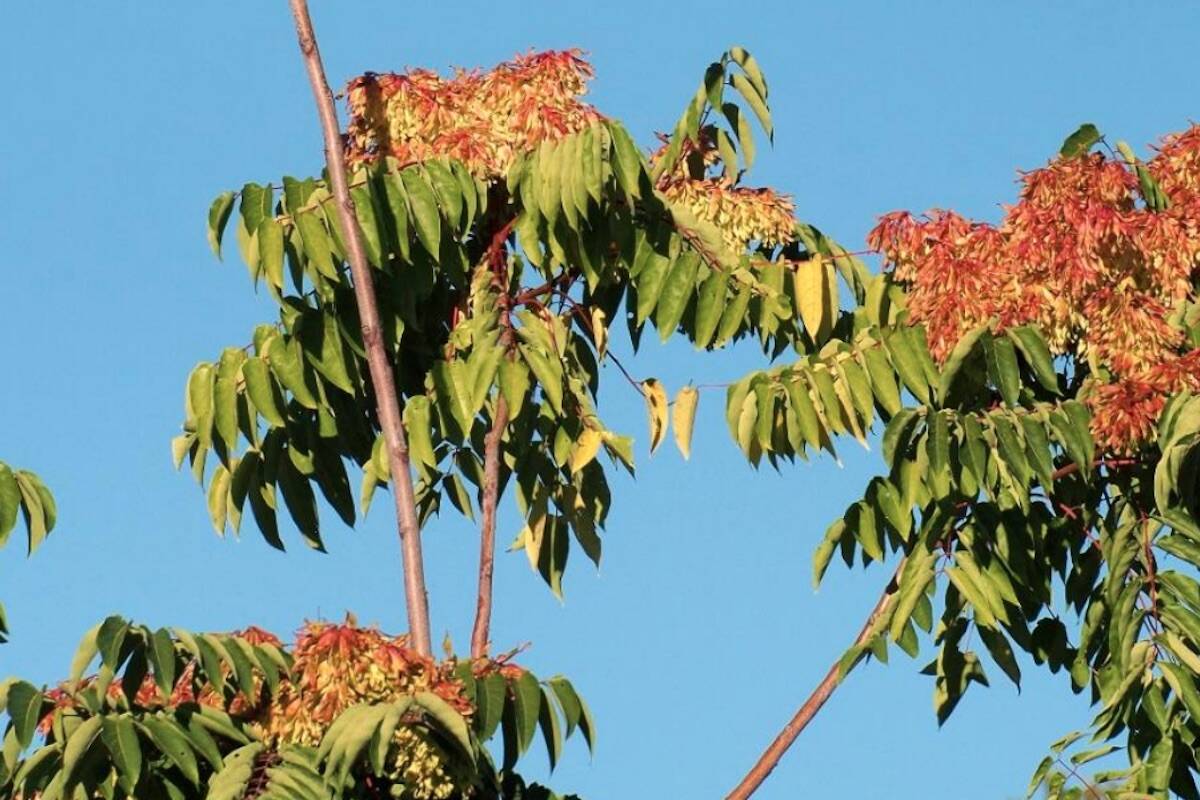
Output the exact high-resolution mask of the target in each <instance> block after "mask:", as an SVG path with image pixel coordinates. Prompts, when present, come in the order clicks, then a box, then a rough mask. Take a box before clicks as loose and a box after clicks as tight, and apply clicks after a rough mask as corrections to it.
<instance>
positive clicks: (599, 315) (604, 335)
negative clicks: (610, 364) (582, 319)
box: [592, 307, 608, 361]
mask: <svg viewBox="0 0 1200 800" xmlns="http://www.w3.org/2000/svg"><path fill="white" fill-rule="evenodd" d="M592 338H593V339H594V340H595V342H596V355H597V357H598V358H599V359H600V360H601V361H603V360H604V354H605V353H606V352H608V319H607V316H606V315H605V313H604V309H602V308H598V307H596V308H593V309H592Z"/></svg>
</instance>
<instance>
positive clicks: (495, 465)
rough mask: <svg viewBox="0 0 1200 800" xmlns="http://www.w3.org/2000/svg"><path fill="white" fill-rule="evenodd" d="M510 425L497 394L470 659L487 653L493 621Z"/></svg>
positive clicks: (487, 450)
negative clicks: (506, 432) (504, 451)
mask: <svg viewBox="0 0 1200 800" xmlns="http://www.w3.org/2000/svg"><path fill="white" fill-rule="evenodd" d="M506 427H508V404H507V403H506V402H505V401H504V393H503V392H497V393H496V414H495V417H494V418H493V419H492V429H491V430H490V431H488V435H487V440H486V441H485V442H484V448H483V502H482V503H481V504H480V505H481V506H482V512H481V515H480V516H481V517H482V519H481V522H480V526H479V540H480V541H479V592H478V594H477V595H476V598H475V626H474V627H473V628H472V629H471V658H483V657H484V656H486V655H487V652H488V632H489V630H490V629H491V624H492V572H493V569H494V567H495V562H496V506H497V505H498V503H499V499H500V455H501V454H500V449H501V444H502V441H501V440H502V439H503V438H504V429H505V428H506Z"/></svg>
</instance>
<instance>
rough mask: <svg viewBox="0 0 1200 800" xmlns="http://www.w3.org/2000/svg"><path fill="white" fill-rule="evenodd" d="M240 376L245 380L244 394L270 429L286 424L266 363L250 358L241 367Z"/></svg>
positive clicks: (277, 393)
mask: <svg viewBox="0 0 1200 800" xmlns="http://www.w3.org/2000/svg"><path fill="white" fill-rule="evenodd" d="M242 376H243V377H244V378H245V379H246V393H247V394H248V395H249V396H250V402H252V403H254V407H255V408H256V409H258V413H259V414H261V415H262V417H263V419H265V420H266V421H267V424H268V425H270V426H271V427H272V428H282V427H284V425H285V424H286V420H285V419H284V417H283V411H282V405H283V404H282V402H281V401H282V398H281V396H280V393H279V390H278V388H277V387H276V386H275V382H274V380H272V378H271V370H270V368H269V367H268V366H267V362H266V361H264V360H263V359H262V358H260V357H259V356H251V357H250V358H247V359H246V363H245V364H243V365H242Z"/></svg>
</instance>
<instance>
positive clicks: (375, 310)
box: [288, 0, 433, 658]
mask: <svg viewBox="0 0 1200 800" xmlns="http://www.w3.org/2000/svg"><path fill="white" fill-rule="evenodd" d="M288 2H289V4H290V5H291V9H292V17H293V18H294V19H295V22H296V37H297V39H298V40H299V43H300V52H301V53H302V54H303V56H304V66H305V69H306V70H307V72H308V82H309V84H310V86H311V87H312V92H313V99H314V100H315V101H316V105H317V113H318V115H319V116H320V119H321V131H322V134H323V135H324V139H325V162H326V166H327V167H328V168H329V181H330V184H331V186H332V189H333V195H334V197H335V198H336V199H337V213H338V217H339V219H340V221H341V223H342V229H343V230H344V231H345V232H346V249H347V251H348V252H347V257H348V259H349V261H350V272H351V274H352V275H353V278H354V299H355V302H356V304H357V305H358V315H359V319H360V321H361V323H362V335H363V345H364V347H365V348H366V350H367V364H368V366H369V367H370V372H371V383H372V385H373V386H374V389H375V405H376V410H377V412H378V415H379V426H380V428H381V429H382V430H383V437H384V441H385V443H386V444H387V450H388V463H389V465H390V467H391V473H392V480H393V481H394V482H395V491H394V493H393V494H394V497H395V501H396V518H397V521H398V523H399V526H398V527H399V532H400V541H401V551H402V553H403V559H404V599H405V605H406V606H407V611H408V630H409V635H410V636H412V641H413V644H414V646H415V647H416V650H417V652H419V653H420V654H421V655H423V656H427V657H430V658H432V656H433V647H432V643H431V640H430V634H429V599H428V595H427V592H426V588H425V566H424V558H423V556H422V554H421V524H420V521H419V519H418V517H417V504H416V497H415V494H414V492H413V483H412V474H411V472H410V462H409V457H408V442H407V441H406V439H405V436H404V426H403V424H402V422H401V419H400V400H399V398H398V397H397V396H396V381H395V378H394V376H393V373H392V364H391V362H390V361H389V360H388V356H387V352H386V351H385V349H384V345H383V335H382V330H383V328H382V326H381V324H380V319H379V306H378V304H377V303H376V300H375V286H374V284H373V283H372V281H371V268H370V265H369V264H368V263H367V258H366V254H365V250H364V248H363V240H362V231H361V230H360V229H359V227H358V221H357V218H356V217H355V214H354V202H353V201H352V200H351V199H350V192H349V189H348V188H347V185H346V156H345V152H344V150H343V147H342V137H341V133H340V131H339V128H338V121H337V112H336V110H335V109H334V106H333V93H332V92H331V91H330V89H329V81H328V80H327V79H326V78H325V67H324V66H323V65H322V64H321V53H320V51H319V50H318V49H317V37H316V34H315V33H314V32H313V26H312V19H311V18H310V17H309V15H308V2H307V0H288Z"/></svg>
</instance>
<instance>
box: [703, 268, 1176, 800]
mask: <svg viewBox="0 0 1200 800" xmlns="http://www.w3.org/2000/svg"><path fill="white" fill-rule="evenodd" d="M874 280H878V281H886V280H887V278H886V277H880V278H876V279H874ZM893 288H894V287H893ZM876 293H877V290H876ZM902 305H903V300H902V298H896V307H897V308H899V309H900V310H899V312H898V313H897V314H896V315H895V316H894V317H891V318H890V319H883V318H881V317H880V315H879V314H878V313H877V312H875V311H873V310H872V309H871V308H870V306H869V305H867V306H861V305H860V306H858V307H856V308H855V309H854V310H853V311H852V312H850V313H843V315H842V316H843V319H848V320H852V321H853V322H852V324H850V325H849V326H848V327H847V328H846V330H847V332H848V333H847V336H852V337H853V338H851V339H850V340H849V341H837V340H831V343H830V344H827V345H826V346H825V348H824V349H823V350H822V351H820V352H819V353H817V354H816V355H810V356H805V357H804V358H802V359H801V360H800V361H799V362H797V363H796V364H795V365H793V366H790V367H779V368H775V369H772V370H767V371H763V372H756V373H752V374H750V375H748V376H746V377H745V378H743V379H742V380H741V381H739V382H738V383H736V384H734V386H733V387H732V388H731V389H730V390H729V396H728V402H727V414H728V418H729V424H730V430H731V432H732V433H733V435H734V438H735V440H736V441H737V442H738V444H739V446H740V447H741V448H742V449H743V451H744V452H745V453H746V455H747V457H748V458H749V459H750V460H751V461H752V462H754V463H757V461H758V459H759V458H761V456H762V455H763V454H766V455H767V456H768V458H769V459H770V460H771V462H772V463H773V464H776V465H777V462H778V459H779V458H780V457H783V458H789V459H790V458H791V457H792V456H793V455H803V454H804V452H805V450H806V449H820V448H824V449H826V450H828V451H829V452H831V453H832V452H833V444H832V443H833V440H834V438H835V437H836V436H837V435H838V434H846V433H849V434H851V435H853V436H855V437H856V438H859V439H860V440H862V439H863V435H864V432H865V431H866V430H867V429H868V428H869V427H870V425H871V424H872V422H873V419H874V416H875V415H878V416H879V418H880V419H881V420H883V421H884V422H885V423H886V425H885V427H884V428H883V432H882V445H883V446H882V455H883V460H884V464H885V466H886V467H887V469H888V471H887V473H886V474H885V475H881V476H879V477H876V478H874V479H872V481H871V482H870V483H869V484H868V486H867V488H866V491H865V492H864V494H863V497H862V499H860V500H858V501H856V502H855V503H853V504H852V505H851V506H850V507H849V508H848V509H847V511H846V513H845V514H844V515H843V516H842V518H841V519H839V520H836V521H835V522H834V523H833V524H832V525H831V526H830V527H829V529H828V531H827V532H826V535H825V537H824V539H823V540H822V542H821V543H820V545H819V546H818V548H817V553H816V557H815V561H814V572H813V575H814V581H815V582H817V583H819V582H820V580H821V578H822V576H823V575H824V574H825V571H826V569H827V567H828V565H829V563H830V561H831V560H832V558H833V556H834V554H835V553H840V554H841V556H842V558H843V559H844V561H845V563H846V564H847V565H848V566H853V565H854V563H855V561H856V559H860V560H861V563H862V564H863V565H868V564H871V563H873V562H881V561H886V560H889V559H890V558H894V557H895V556H896V555H897V554H898V555H900V556H901V557H902V558H903V561H902V562H901V564H902V566H901V567H900V568H899V570H898V572H897V573H896V578H895V584H894V588H893V589H892V593H893V597H892V602H891V603H890V604H888V605H887V607H886V610H885V612H884V613H883V614H881V615H880V616H879V617H878V618H877V619H876V620H875V623H874V625H873V627H872V628H871V629H870V630H869V631H868V635H867V637H866V639H865V640H864V641H863V643H862V644H861V645H859V646H856V647H855V648H853V649H852V650H851V651H849V652H848V653H847V654H846V656H845V657H844V659H843V662H842V664H843V671H845V670H848V669H850V668H852V667H853V666H854V665H855V664H856V663H858V662H859V661H860V660H861V659H863V658H872V657H873V658H878V659H880V660H883V661H886V660H887V656H888V646H889V644H896V645H898V646H899V647H900V648H901V649H902V650H904V651H905V652H906V653H908V654H909V655H911V656H916V655H917V654H918V652H919V650H920V649H921V642H922V640H923V639H925V638H928V639H930V640H931V642H932V645H933V647H934V649H935V651H936V654H935V657H934V659H933V660H932V661H931V662H930V663H929V664H928V665H927V666H926V667H925V668H924V670H923V671H924V672H925V674H928V675H930V676H931V677H933V678H934V708H935V711H936V714H937V717H938V720H939V722H944V721H945V720H946V719H947V718H948V717H949V715H950V714H951V713H952V712H953V710H954V708H955V707H956V706H957V704H958V703H959V701H960V700H961V699H962V697H963V696H964V694H965V693H966V691H967V689H968V688H969V687H970V686H971V685H972V684H980V685H985V686H986V685H988V676H987V668H986V666H985V663H986V662H990V663H991V664H992V665H994V666H995V667H996V668H998V669H999V670H1000V672H1002V673H1003V674H1004V675H1005V676H1006V677H1008V678H1009V679H1010V680H1011V681H1013V682H1014V683H1016V684H1018V685H1019V683H1020V679H1021V666H1020V660H1019V659H1018V657H1017V654H1018V653H1020V652H1022V651H1023V652H1024V653H1025V654H1026V656H1027V657H1028V658H1029V659H1031V660H1032V661H1033V663H1034V664H1035V665H1038V666H1045V667H1047V668H1048V669H1050V670H1051V671H1052V672H1056V673H1057V672H1060V671H1061V672H1064V673H1065V674H1066V675H1067V676H1068V677H1069V679H1070V681H1071V685H1072V688H1073V690H1074V691H1076V692H1081V691H1084V690H1088V691H1089V692H1090V695H1091V698H1092V700H1093V702H1094V703H1095V704H1096V705H1097V707H1098V709H1099V711H1098V714H1097V716H1096V718H1095V720H1094V722H1093V726H1092V738H1093V739H1094V740H1095V741H1096V742H1098V743H1101V744H1100V746H1099V747H1098V748H1096V747H1093V748H1089V749H1086V750H1085V752H1081V753H1077V754H1075V755H1074V756H1072V757H1071V758H1072V764H1073V765H1074V766H1081V765H1084V764H1086V763H1088V762H1089V761H1091V760H1092V759H1094V758H1099V757H1101V755H1106V754H1108V753H1109V752H1111V751H1113V750H1119V749H1121V750H1124V752H1125V753H1126V754H1127V756H1128V758H1129V767H1128V768H1127V769H1125V770H1120V771H1110V772H1105V773H1101V774H1100V775H1099V776H1097V777H1096V779H1095V782H1094V784H1092V785H1093V786H1094V787H1098V788H1096V789H1095V790H1096V791H1097V792H1099V791H1104V792H1109V791H1111V792H1112V796H1114V797H1115V796H1121V797H1135V796H1136V797H1143V796H1148V797H1166V796H1167V793H1168V791H1169V792H1173V793H1175V794H1177V795H1179V796H1181V797H1186V798H1195V797H1200V792H1198V791H1197V789H1196V786H1195V783H1194V775H1195V773H1196V771H1197V768H1198V764H1197V762H1196V760H1195V758H1194V755H1193V754H1194V751H1195V742H1196V736H1197V734H1198V733H1200V717H1197V716H1196V715H1197V714H1200V690H1198V689H1197V685H1196V681H1197V679H1198V677H1200V655H1198V653H1200V582H1197V580H1196V577H1195V575H1196V573H1195V569H1196V567H1197V566H1200V522H1197V519H1198V516H1200V505H1198V502H1200V494H1198V491H1197V475H1198V474H1200V472H1198V468H1200V447H1198V444H1200V399H1198V398H1193V397H1190V396H1188V395H1186V394H1185V395H1181V396H1178V397H1176V398H1175V399H1174V400H1173V401H1172V402H1171V403H1170V404H1169V405H1168V407H1167V409H1166V410H1165V411H1164V413H1163V415H1162V423H1161V425H1160V429H1159V431H1158V436H1157V444H1156V445H1155V446H1154V447H1148V448H1146V449H1145V450H1144V451H1141V452H1137V453H1134V454H1130V455H1128V456H1111V455H1107V456H1106V455H1102V454H1098V453H1097V452H1096V448H1095V446H1094V444H1093V441H1092V437H1091V432H1090V422H1091V418H1090V413H1089V411H1088V409H1087V407H1086V405H1085V404H1084V403H1083V402H1081V399H1082V398H1081V397H1080V396H1078V391H1079V389H1078V387H1079V386H1080V385H1081V383H1080V381H1079V380H1078V376H1073V375H1071V374H1067V373H1064V372H1063V371H1062V369H1061V365H1058V364H1056V363H1055V362H1054V361H1053V360H1052V359H1051V357H1050V352H1049V349H1048V347H1047V346H1046V343H1045V341H1044V340H1043V339H1042V337H1041V335H1040V334H1039V333H1038V331H1036V330H1035V329H1033V328H1029V327H1022V328H1012V329H1009V330H1007V331H1005V332H1004V333H1003V334H995V333H993V331H992V329H991V327H990V326H988V325H985V326H982V327H980V328H979V329H977V330H975V331H973V332H971V333H969V334H968V335H966V336H964V337H963V339H962V340H961V341H960V343H959V345H958V347H957V348H956V349H955V350H954V351H953V352H952V353H951V354H950V355H949V357H947V359H946V361H945V363H944V364H942V365H941V366H940V367H939V366H937V365H935V363H934V361H933V360H932V359H931V358H930V357H929V354H928V350H927V348H926V347H925V344H924V336H923V334H922V331H921V329H920V328H919V327H909V326H908V325H907V323H906V321H905V316H906V315H905V312H903V310H902ZM871 353H875V354H876V355H874V356H873V358H874V359H875V362H874V363H875V364H876V366H875V369H874V370H872V369H870V362H869V361H868V358H869V357H870V354H871ZM847 366H852V369H851V370H849V371H847V369H846V367H847ZM897 385H900V386H901V387H902V388H903V394H902V395H898V394H897V392H896V387H897ZM900 400H903V404H901V402H900ZM1176 565H1178V567H1180V568H1177V566H1176ZM1063 600H1065V602H1066V606H1067V608H1068V609H1069V611H1064V610H1062V609H1061V608H1060V605H1059V604H1060V603H1061V602H1062V601H1063ZM973 634H978V635H977V636H974V635H973ZM972 640H974V641H976V642H978V643H979V646H980V648H981V649H982V650H983V651H985V652H986V658H985V655H984V653H981V652H977V651H976V650H975V649H972V648H971V647H970V646H969V645H968V643H969V642H971V641H972ZM1118 738H1123V739H1124V744H1123V745H1121V744H1115V743H1113V740H1116V739H1118ZM1065 746H1066V745H1065V744H1062V745H1061V746H1059V748H1058V750H1056V751H1054V752H1052V756H1051V757H1050V758H1048V759H1047V761H1045V762H1043V764H1042V766H1041V767H1040V768H1039V770H1038V774H1037V775H1036V776H1035V780H1034V782H1033V786H1032V788H1031V793H1032V791H1034V790H1036V789H1037V788H1038V787H1039V786H1043V785H1045V786H1046V787H1048V791H1049V792H1050V796H1053V797H1084V796H1088V795H1086V794H1083V793H1081V792H1086V791H1090V790H1089V789H1087V784H1085V785H1084V787H1083V788H1080V787H1072V786H1070V785H1069V783H1070V781H1072V780H1074V779H1075V778H1076V777H1077V775H1076V773H1072V772H1070V771H1064V770H1059V771H1055V770H1054V768H1055V765H1056V764H1060V763H1065V762H1061V759H1060V758H1059V756H1060V754H1061V749H1062V747H1065ZM1064 757H1065V756H1064ZM1096 796H1100V795H1099V794H1097V795H1096ZM1105 796H1107V795H1105Z"/></svg>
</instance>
